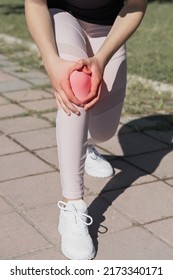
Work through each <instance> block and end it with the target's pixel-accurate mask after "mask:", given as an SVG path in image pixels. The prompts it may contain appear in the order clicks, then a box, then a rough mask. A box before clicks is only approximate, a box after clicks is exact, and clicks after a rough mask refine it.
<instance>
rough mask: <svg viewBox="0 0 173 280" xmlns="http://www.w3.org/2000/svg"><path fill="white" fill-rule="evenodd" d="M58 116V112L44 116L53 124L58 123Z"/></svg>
mask: <svg viewBox="0 0 173 280" xmlns="http://www.w3.org/2000/svg"><path fill="white" fill-rule="evenodd" d="M56 115H57V112H50V113H46V114H43V115H42V116H43V117H45V118H47V119H48V120H49V121H51V122H55V121H56Z"/></svg>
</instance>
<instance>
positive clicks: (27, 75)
mask: <svg viewBox="0 0 173 280" xmlns="http://www.w3.org/2000/svg"><path fill="white" fill-rule="evenodd" d="M15 76H17V77H19V78H22V79H31V78H33V79H34V78H35V79H46V78H47V75H46V74H44V73H42V72H41V71H37V70H28V71H26V72H19V71H18V72H16V73H15Z"/></svg>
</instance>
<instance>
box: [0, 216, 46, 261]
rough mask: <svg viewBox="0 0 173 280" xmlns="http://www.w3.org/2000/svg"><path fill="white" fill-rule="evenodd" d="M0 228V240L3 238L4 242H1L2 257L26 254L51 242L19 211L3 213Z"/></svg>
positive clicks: (7, 257)
mask: <svg viewBox="0 0 173 280" xmlns="http://www.w3.org/2000/svg"><path fill="white" fill-rule="evenodd" d="M0 228H1V230H0V240H3V242H0V259H11V258H12V257H15V256H16V255H19V254H24V253H27V252H30V250H33V249H35V250H36V249H39V248H42V247H45V246H48V244H49V243H48V241H46V240H45V239H44V238H43V237H42V236H41V235H40V234H39V233H38V232H37V231H36V230H35V229H34V228H33V227H31V226H30V225H28V224H27V223H26V222H25V220H23V219H22V218H21V217H20V216H19V215H18V214H17V213H9V214H6V215H2V216H1V219H0ZM4 237H5V238H4Z"/></svg>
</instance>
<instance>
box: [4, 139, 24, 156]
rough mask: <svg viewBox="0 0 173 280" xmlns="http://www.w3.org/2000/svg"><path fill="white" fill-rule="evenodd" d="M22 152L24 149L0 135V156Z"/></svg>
mask: <svg viewBox="0 0 173 280" xmlns="http://www.w3.org/2000/svg"><path fill="white" fill-rule="evenodd" d="M21 151H24V149H23V148H22V147H21V146H19V145H18V144H16V143H15V142H13V141H12V140H10V139H9V138H7V137H6V136H5V135H0V155H6V154H13V153H17V152H21Z"/></svg>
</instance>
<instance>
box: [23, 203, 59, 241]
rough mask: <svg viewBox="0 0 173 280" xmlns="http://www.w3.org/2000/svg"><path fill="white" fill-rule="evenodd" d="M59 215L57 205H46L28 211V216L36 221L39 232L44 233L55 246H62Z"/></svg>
mask: <svg viewBox="0 0 173 280" xmlns="http://www.w3.org/2000/svg"><path fill="white" fill-rule="evenodd" d="M58 213H59V211H58V207H57V205H56V204H51V205H45V206H43V207H39V208H38V207H37V208H35V209H32V210H30V211H28V215H29V216H30V217H31V218H32V219H33V220H34V221H36V223H37V225H38V227H39V230H41V232H44V233H45V234H46V236H48V237H49V239H50V240H51V242H52V243H53V244H60V234H59V233H58V217H59V215H58Z"/></svg>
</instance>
